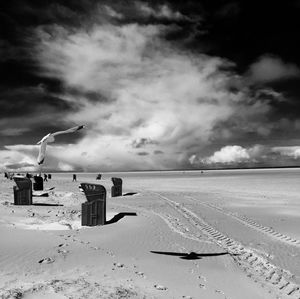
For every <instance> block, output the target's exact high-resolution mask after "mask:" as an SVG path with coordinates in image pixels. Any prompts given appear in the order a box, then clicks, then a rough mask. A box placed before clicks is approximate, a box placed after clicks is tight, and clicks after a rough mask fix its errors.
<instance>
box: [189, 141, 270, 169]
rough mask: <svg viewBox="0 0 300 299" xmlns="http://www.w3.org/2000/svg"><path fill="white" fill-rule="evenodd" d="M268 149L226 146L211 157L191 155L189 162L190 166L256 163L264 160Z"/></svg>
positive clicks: (259, 146) (255, 146)
mask: <svg viewBox="0 0 300 299" xmlns="http://www.w3.org/2000/svg"><path fill="white" fill-rule="evenodd" d="M267 156H268V149H267V148H265V147H264V146H262V145H259V144H257V145H254V146H252V147H249V148H244V147H242V146H240V145H226V146H224V147H222V148H221V149H220V150H218V151H216V152H214V153H213V154H212V155H211V156H209V157H206V158H201V156H200V155H196V154H194V155H191V156H190V158H189V162H190V164H191V165H205V164H207V165H209V164H232V165H236V164H239V163H243V162H249V161H250V162H257V161H261V160H263V159H266V158H267Z"/></svg>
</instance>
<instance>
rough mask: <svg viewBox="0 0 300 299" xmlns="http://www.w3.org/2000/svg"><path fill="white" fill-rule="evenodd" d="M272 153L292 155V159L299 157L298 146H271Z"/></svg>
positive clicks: (299, 150) (299, 149)
mask: <svg viewBox="0 0 300 299" xmlns="http://www.w3.org/2000/svg"><path fill="white" fill-rule="evenodd" d="M272 151H273V152H274V153H279V154H280V155H281V156H287V157H292V158H294V159H298V158H300V146H278V147H273V148H272Z"/></svg>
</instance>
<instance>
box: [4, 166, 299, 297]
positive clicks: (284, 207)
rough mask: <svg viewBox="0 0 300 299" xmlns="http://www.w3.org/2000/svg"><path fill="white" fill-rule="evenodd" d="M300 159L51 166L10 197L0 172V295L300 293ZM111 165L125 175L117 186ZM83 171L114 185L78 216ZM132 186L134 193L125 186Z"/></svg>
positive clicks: (9, 183)
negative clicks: (290, 165) (93, 219)
mask: <svg viewBox="0 0 300 299" xmlns="http://www.w3.org/2000/svg"><path fill="white" fill-rule="evenodd" d="M299 175H300V170H299V169H264V170H223V171H204V172H203V173H201V172H200V171H199V172H198V171H178V172H136V173H134V172H132V173H104V174H103V176H102V178H103V180H97V181H96V179H95V178H96V174H92V173H90V174H86V173H82V174H81V173H78V174H77V182H72V174H69V173H54V174H52V179H51V180H49V181H48V182H45V187H46V188H48V187H55V189H54V191H53V192H50V196H49V197H33V205H32V206H15V205H13V192H12V188H13V185H14V182H13V181H11V180H7V179H5V178H4V177H3V176H2V177H1V179H0V186H1V188H0V190H1V196H0V236H1V247H0V296H1V298H5V299H6V298H26V299H33V298H49V299H50V298H54V299H56V298H58V299H64V298H195V299H196V298H203V299H206V298H209V299H210V298H212V299H225V298H226V299H242V298H243V299H244V298H245V299H253V298H257V299H263V298H266V299H272V298H300V290H299V285H300V259H299V255H300V231H299V227H300V217H299V216H300V201H299V194H300V184H299ZM112 176H117V177H121V178H123V194H125V195H124V196H122V197H113V198H112V197H111V196H110V187H111V185H112V184H111V181H110V178H111V177H112ZM80 182H90V183H95V184H102V185H103V186H105V187H106V189H107V192H108V193H107V224H106V225H104V226H97V227H81V204H82V203H83V202H85V201H86V199H85V196H84V194H83V193H82V192H80V190H79V188H78V186H79V184H80ZM126 193H128V195H126Z"/></svg>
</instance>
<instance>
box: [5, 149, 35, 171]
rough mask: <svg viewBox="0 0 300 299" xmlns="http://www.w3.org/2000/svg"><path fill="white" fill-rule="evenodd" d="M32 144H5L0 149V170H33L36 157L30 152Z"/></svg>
mask: <svg viewBox="0 0 300 299" xmlns="http://www.w3.org/2000/svg"><path fill="white" fill-rule="evenodd" d="M32 150H33V151H34V150H35V149H34V146H30V145H18V146H5V148H4V149H3V150H0V161H1V162H0V170H1V171H34V170H35V169H36V168H35V167H34V165H35V164H36V159H35V158H34V155H33V154H32Z"/></svg>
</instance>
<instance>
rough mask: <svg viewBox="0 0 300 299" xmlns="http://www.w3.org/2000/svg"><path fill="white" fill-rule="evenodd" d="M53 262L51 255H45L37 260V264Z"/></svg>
mask: <svg viewBox="0 0 300 299" xmlns="http://www.w3.org/2000/svg"><path fill="white" fill-rule="evenodd" d="M53 262H55V260H54V259H53V258H51V257H46V258H43V259H41V260H40V261H39V264H51V263H53Z"/></svg>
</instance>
